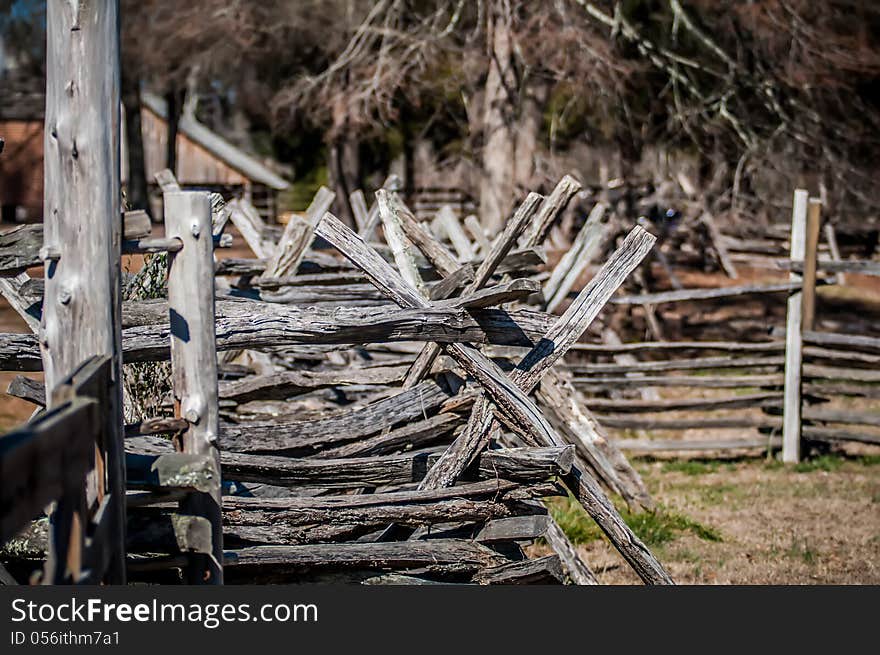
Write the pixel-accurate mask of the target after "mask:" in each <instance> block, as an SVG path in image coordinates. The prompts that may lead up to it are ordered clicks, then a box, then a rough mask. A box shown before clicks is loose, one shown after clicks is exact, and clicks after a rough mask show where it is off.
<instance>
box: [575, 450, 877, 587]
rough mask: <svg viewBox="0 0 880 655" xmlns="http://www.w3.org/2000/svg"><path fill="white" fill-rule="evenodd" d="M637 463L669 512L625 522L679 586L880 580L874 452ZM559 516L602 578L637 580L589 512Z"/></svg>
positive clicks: (623, 581)
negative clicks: (786, 460)
mask: <svg viewBox="0 0 880 655" xmlns="http://www.w3.org/2000/svg"><path fill="white" fill-rule="evenodd" d="M637 468H638V469H639V471H640V473H641V474H642V475H643V476H644V478H645V481H646V483H647V484H648V487H649V489H650V490H651V492H652V494H653V495H654V497H655V499H656V500H657V502H658V503H659V505H660V507H661V508H662V509H661V510H660V512H659V513H658V516H657V519H656V520H655V521H649V522H647V523H646V522H645V521H644V518H643V516H644V515H641V516H642V519H641V523H639V515H637V516H636V517H635V518H636V519H637V520H636V522H633V518H634V517H633V516H632V515H625V518H626V519H627V520H628V522H630V523H631V524H632V525H633V527H634V530H636V532H640V533H641V534H640V536H641V537H642V538H643V539H644V540H645V541H646V542H647V543H649V544H650V545H651V548H652V549H653V550H654V552H655V554H656V555H657V556H658V557H659V559H660V561H661V562H663V564H664V565H665V566H666V567H667V568H668V569H669V571H670V574H671V575H672V576H673V578H674V579H675V580H676V582H678V583H680V584H878V583H880V458H878V457H877V456H862V457H858V458H844V457H841V456H832V455H829V456H824V457H821V458H818V459H817V460H814V461H811V462H806V463H804V464H802V465H799V466H797V467H784V466H782V465H780V464H777V463H776V462H764V461H760V460H751V461H742V462H722V461H709V462H684V463H683V462H647V461H640V462H638V463H637ZM567 511H568V512H569V513H570V512H571V509H570V508H567ZM578 514H580V513H579V512H578ZM578 519H579V520H578ZM562 522H563V524H565V526H566V529H567V530H569V531H571V530H572V527H571V526H572V525H575V526H578V527H576V529H575V530H574V531H573V532H572V536H573V537H574V538H575V539H578V540H580V541H582V542H583V543H581V544H580V545H579V548H580V549H581V551H582V553H583V554H584V556H585V557H586V560H587V561H588V562H589V563H590V565H591V566H592V567H593V569H594V570H595V571H596V572H597V574H598V576H599V579H600V580H601V581H602V582H603V583H607V584H628V583H630V584H631V583H637V582H638V579H637V578H636V577H635V575H634V574H633V573H632V572H631V571H630V570H629V568H628V567H627V566H626V564H624V563H623V562H622V560H621V559H620V557H619V556H618V555H617V553H616V551H615V550H614V549H613V547H612V546H611V545H610V544H609V543H608V542H607V540H605V539H604V538H603V537H601V535H599V534H598V532H597V531H596V530H594V529H593V528H592V527H584V526H590V525H591V522H590V520H589V518H587V517H586V516H585V515H583V514H580V516H579V517H574V516H571V515H570V514H569V515H568V516H565V515H564V516H563V517H562Z"/></svg>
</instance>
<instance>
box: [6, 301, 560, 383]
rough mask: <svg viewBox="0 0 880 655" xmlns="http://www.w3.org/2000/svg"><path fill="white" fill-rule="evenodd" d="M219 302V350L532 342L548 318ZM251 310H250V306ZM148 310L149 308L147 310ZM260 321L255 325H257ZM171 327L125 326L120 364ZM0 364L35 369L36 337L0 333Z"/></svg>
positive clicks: (152, 354) (523, 313)
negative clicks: (221, 311) (220, 311)
mask: <svg viewBox="0 0 880 655" xmlns="http://www.w3.org/2000/svg"><path fill="white" fill-rule="evenodd" d="M233 304H234V305H237V307H235V308H234V309H233V308H232V305H230V304H226V305H223V304H222V303H221V307H224V308H225V309H226V310H227V311H226V316H225V317H223V318H220V319H218V321H217V326H216V327H217V349H218V350H237V349H243V348H256V349H259V348H277V347H279V346H285V345H308V344H324V345H331V344H360V343H383V342H398V341H437V342H441V343H450V342H454V341H467V342H469V343H494V344H498V345H509V346H530V345H532V344H533V343H534V340H536V339H538V338H540V335H541V334H543V333H544V332H545V331H546V330H547V328H548V326H549V325H550V322H551V317H550V316H548V315H547V314H544V313H543V312H534V311H531V310H512V311H507V312H505V311H499V310H494V309H478V310H470V311H466V310H462V309H456V308H433V309H425V310H401V309H384V308H383V309H381V310H378V311H377V309H376V308H367V309H362V308H351V309H349V308H345V307H340V308H338V309H336V310H333V311H330V310H327V309H322V310H308V309H302V308H298V307H291V306H285V305H270V304H269V303H263V304H264V305H269V307H261V306H260V304H258V303H250V302H238V303H233ZM250 308H252V310H251V311H248V310H249V309H250ZM151 314H152V312H151ZM255 326H259V328H260V329H259V330H256V329H255ZM169 336H170V327H169V325H168V324H167V323H166V324H152V323H151V324H146V325H143V326H139V327H130V328H128V329H126V330H124V331H123V340H122V344H123V352H124V357H125V361H126V362H147V361H161V360H163V359H165V360H167V359H168V357H169V354H168V353H169V346H168V339H169ZM0 367H2V370H5V371H22V372H24V371H39V370H42V363H41V361H40V358H39V344H38V340H37V337H36V336H35V335H30V334H10V333H0Z"/></svg>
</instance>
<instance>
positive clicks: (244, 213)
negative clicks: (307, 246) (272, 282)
mask: <svg viewBox="0 0 880 655" xmlns="http://www.w3.org/2000/svg"><path fill="white" fill-rule="evenodd" d="M227 206H228V208H229V210H230V215H229V218H230V220H231V221H232V224H233V225H235V227H236V229H238V231H239V232H240V233H241V236H242V237H243V238H244V240H245V242H247V244H248V246H249V247H250V249H251V250H252V251H253V253H254V255H256V256H257V257H259V258H260V259H266V260H268V259H269V258H270V257H271V256H272V253H273V252H274V244H273V243H271V242H270V241H269V240H267V239H266V238H265V237H264V236H263V233H264V231H265V227H266V225H265V223H264V222H263V219H262V218H260V215H259V213H258V212H257V210H256V209H254V207H253V205H251V204H250V203H249V202H247V201H246V200H243V199H239V198H236V199H235V200H232V201H231V202H230V203H229V204H228V205H227ZM264 266H265V264H264Z"/></svg>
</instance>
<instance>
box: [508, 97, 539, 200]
mask: <svg viewBox="0 0 880 655" xmlns="http://www.w3.org/2000/svg"><path fill="white" fill-rule="evenodd" d="M546 100H547V86H546V85H545V84H532V85H529V86H527V87H526V92H525V95H524V97H523V98H522V107H521V108H520V117H519V121H518V123H517V126H516V128H517V129H516V134H515V137H516V142H515V148H516V151H515V155H516V156H515V158H514V176H513V179H514V182H515V183H516V190H517V192H518V193H519V194H522V193H524V192H528V191H529V190H531V189H533V188H534V187H535V173H536V172H537V162H536V160H535V156H536V154H537V152H538V138H539V137H540V134H541V121H542V120H543V118H544V104H545V102H546Z"/></svg>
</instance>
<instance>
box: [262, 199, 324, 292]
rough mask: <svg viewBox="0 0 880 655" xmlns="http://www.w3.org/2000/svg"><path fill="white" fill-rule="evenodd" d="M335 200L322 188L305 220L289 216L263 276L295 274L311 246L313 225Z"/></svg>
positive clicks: (307, 211) (310, 206)
mask: <svg viewBox="0 0 880 655" xmlns="http://www.w3.org/2000/svg"><path fill="white" fill-rule="evenodd" d="M335 198H336V194H335V193H333V192H332V191H330V189H328V188H326V187H323V186H322V187H321V188H320V189H318V192H317V193H316V194H315V197H314V199H313V200H312V202H311V204H310V205H309V208H308V209H307V210H306V215H305V218H300V217H299V216H296V215H291V217H290V220H289V221H288V222H287V225H285V226H284V232H283V233H282V235H281V240H280V241H279V242H278V244H277V246H276V247H275V249H274V252H273V253H272V255H271V256H270V257H269V260H268V261H267V263H266V270H265V272H264V275H266V276H267V277H283V276H285V275H293V274H294V273H296V271H297V269H298V268H299V265H300V262H302V259H303V257H304V256H305V253H306V250H307V249H308V248H309V246H311V245H312V240H313V239H314V232H315V224H316V223H317V222H318V221H319V220H320V219H321V217H322V216H323V215H324V212H326V211H327V210H328V209H330V205H332V204H333V200H334V199H335Z"/></svg>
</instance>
